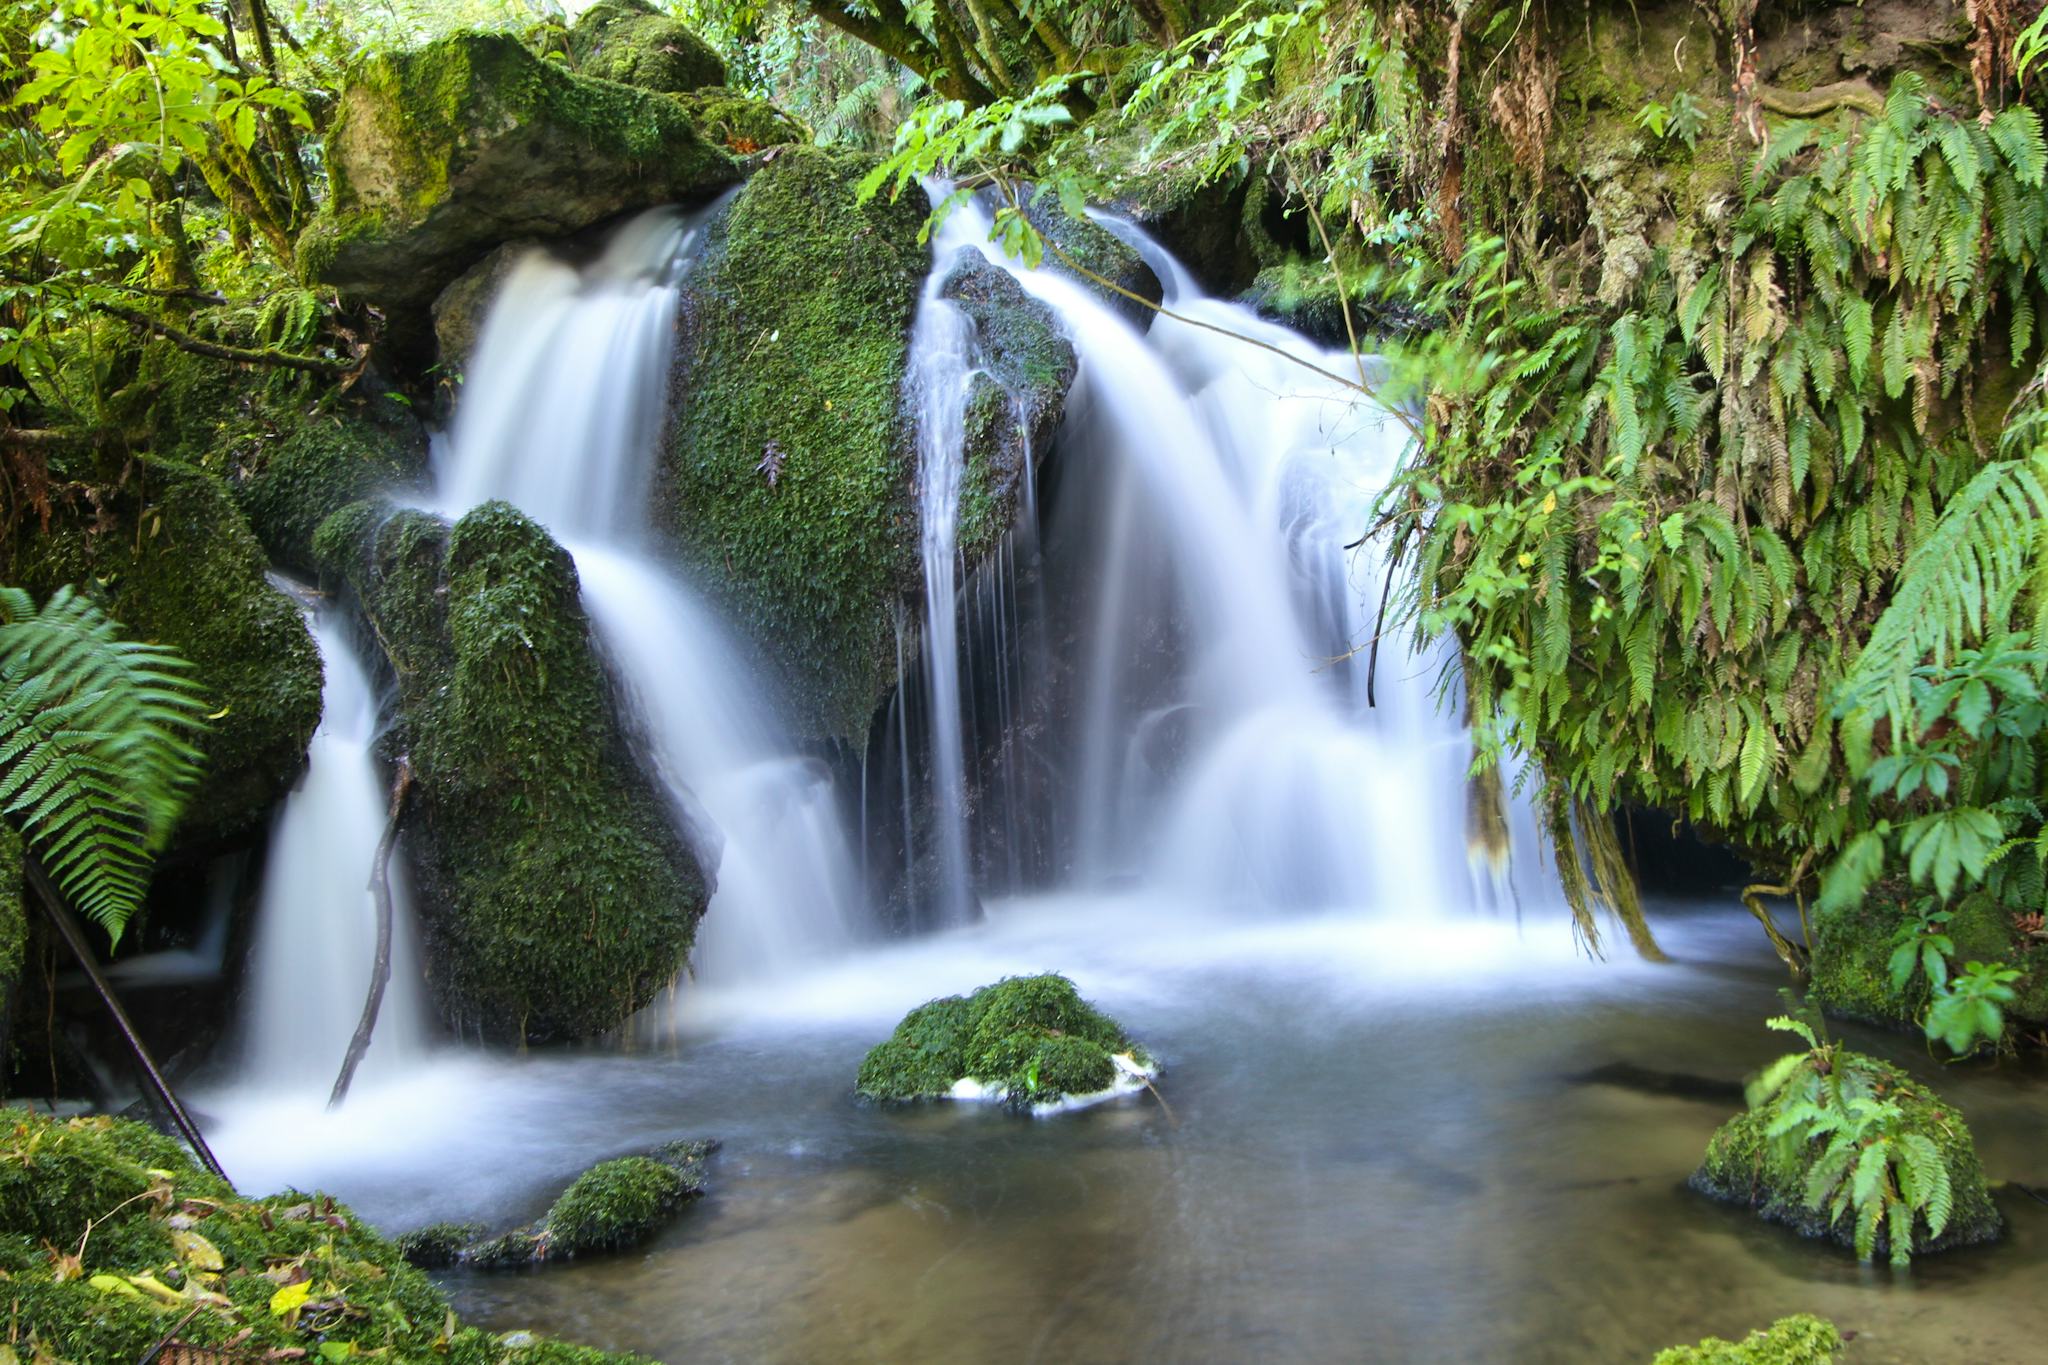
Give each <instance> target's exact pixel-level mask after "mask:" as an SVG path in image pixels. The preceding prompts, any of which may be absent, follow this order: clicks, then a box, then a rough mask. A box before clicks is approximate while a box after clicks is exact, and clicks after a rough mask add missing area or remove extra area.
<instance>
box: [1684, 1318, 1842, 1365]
mask: <svg viewBox="0 0 2048 1365" xmlns="http://www.w3.org/2000/svg"><path fill="white" fill-rule="evenodd" d="M1841 1349H1842V1334H1841V1333H1840V1332H1838V1331H1836V1330H1835V1325H1834V1324H1833V1323H1832V1322H1829V1321H1828V1320H1827V1319H1826V1318H1817V1317H1814V1316H1813V1315H1812V1314H1810V1313H1795V1314H1794V1315H1793V1316H1791V1317H1789V1318H1779V1319H1778V1320H1777V1321H1776V1322H1774V1323H1772V1324H1771V1325H1770V1326H1769V1327H1766V1328H1759V1329H1758V1330H1756V1331H1754V1332H1751V1333H1750V1334H1749V1335H1748V1336H1746V1337H1744V1338H1743V1339H1742V1340H1740V1341H1723V1340H1722V1339H1721V1338H1719V1337H1708V1338H1707V1339H1706V1340H1705V1341H1703V1342H1701V1343H1700V1344H1699V1345H1697V1346H1673V1347H1671V1348H1670V1349H1669V1350H1664V1351H1659V1352H1657V1354H1656V1356H1655V1357H1654V1358H1653V1359H1652V1360H1651V1361H1650V1365H1830V1362H1831V1361H1833V1360H1834V1358H1835V1352H1837V1351H1839V1350H1841Z"/></svg>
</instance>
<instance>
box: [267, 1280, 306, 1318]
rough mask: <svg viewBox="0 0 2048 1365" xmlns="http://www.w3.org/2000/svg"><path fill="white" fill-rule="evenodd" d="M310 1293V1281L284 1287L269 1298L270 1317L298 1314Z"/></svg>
mask: <svg viewBox="0 0 2048 1365" xmlns="http://www.w3.org/2000/svg"><path fill="white" fill-rule="evenodd" d="M312 1292H313V1282H312V1281H311V1280H300V1281H299V1282H298V1283H297V1284H288V1285H286V1286H285V1287H284V1288H282V1289H280V1290H278V1291H277V1292H276V1293H275V1294H272V1295H271V1296H270V1312H271V1315H272V1316H273V1317H280V1318H281V1317H283V1316H284V1315H285V1314H287V1313H296V1312H298V1311H299V1309H300V1307H301V1306H303V1305H304V1304H305V1302H306V1299H307V1298H308V1297H309V1296H310V1295H311V1294H312Z"/></svg>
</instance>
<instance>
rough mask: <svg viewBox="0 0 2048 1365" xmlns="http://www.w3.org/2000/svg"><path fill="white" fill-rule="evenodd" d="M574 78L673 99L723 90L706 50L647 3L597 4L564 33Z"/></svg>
mask: <svg viewBox="0 0 2048 1365" xmlns="http://www.w3.org/2000/svg"><path fill="white" fill-rule="evenodd" d="M569 56H570V58H571V60H573V61H574V62H575V64H576V70H577V72H578V73H579V74H581V75H585V76H596V77H598V78H599V79H600V80H607V81H617V82H619V83H620V84H622V85H636V86H639V87H640V88H641V89H643V90H657V91H660V92H662V93H664V94H672V93H676V92H680V91H684V90H695V89H698V88H699V87H701V86H706V85H724V84H725V63H724V61H722V60H721V59H720V58H719V55H718V54H717V53H716V52H714V51H712V49H711V46H710V44H708V43H706V42H705V41H704V40H703V39H702V38H699V37H698V36H697V35H696V34H694V33H692V32H690V30H689V29H687V28H685V27H684V26H683V25H682V24H679V23H677V22H676V21H675V20H674V19H671V18H670V17H669V16H668V15H666V14H663V13H662V12H661V11H660V10H657V9H656V8H655V7H654V6H652V5H650V4H648V3H646V0H598V3H597V4H594V5H592V6H591V7H590V8H589V9H587V10H585V11H583V14H582V15H581V17H579V18H578V19H577V20H576V24H575V26H574V27H573V28H571V29H570V30H569Z"/></svg>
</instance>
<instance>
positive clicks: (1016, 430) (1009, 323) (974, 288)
mask: <svg viewBox="0 0 2048 1365" xmlns="http://www.w3.org/2000/svg"><path fill="white" fill-rule="evenodd" d="M939 292H940V295H941V296H942V297H944V298H946V299H950V300H951V301H952V302H953V304H954V306H956V307H957V308H959V309H960V310H961V312H963V313H965V314H966V315H967V317H968V319H969V320H970V321H971V322H972V323H973V324H974V332H975V342H976V350H977V352H978V358H979V360H980V362H981V364H982V366H983V373H982V374H980V375H978V376H976V379H975V383H974V386H973V388H972V389H971V390H970V391H969V393H968V398H967V420H966V461H965V463H966V469H965V472H964V477H963V479H962V482H961V488H960V520H959V535H958V541H957V543H958V545H959V548H960V553H961V554H962V555H963V556H965V558H966V560H967V562H968V563H970V564H972V563H975V562H977V561H979V560H980V559H981V558H982V556H984V555H985V554H987V553H988V552H989V551H990V550H992V549H994V548H995V546H996V543H997V542H998V541H999V540H1000V539H1001V538H1002V535H1003V532H1005V531H1007V530H1008V529H1009V528H1010V527H1011V526H1012V525H1013V524H1014V523H1015V521H1016V518H1017V503H1018V499H1019V497H1020V496H1021V494H1022V492H1023V488H1024V483H1025V480H1026V478H1027V477H1028V476H1029V474H1030V471H1031V470H1032V469H1033V468H1034V467H1035V466H1036V465H1037V464H1038V462H1039V461H1040V460H1041V459H1043V458H1044V455H1045V452H1046V451H1047V450H1049V449H1051V447H1052V437H1053V432H1054V431H1055V430H1056V429H1057V428H1058V426H1059V423H1060V415H1061V414H1062V413H1063V412H1065V410H1066V401H1067V391H1068V390H1069V389H1071V388H1072V387H1073V383H1074V375H1075V373H1076V370H1077V363H1076V361H1075V358H1074V348H1073V345H1072V343H1070V342H1069V341H1068V340H1067V338H1066V335H1065V334H1064V333H1062V332H1061V331H1060V328H1059V319H1058V318H1057V317H1055V316H1054V314H1053V311H1052V309H1050V308H1048V307H1047V306H1046V305H1045V304H1043V303H1040V302H1039V301H1038V300H1037V299H1034V298H1032V297H1031V296H1030V295H1029V294H1026V293H1025V292H1024V288H1023V286H1022V285H1020V284H1018V283H1017V281H1016V279H1015V277H1013V276H1012V275H1011V274H1010V273H1009V272H1008V271H1007V270H1004V269H1002V268H1001V267H999V266H997V265H995V264H994V263H993V262H991V261H990V260H989V259H988V258H987V257H986V256H983V255H982V254H981V253H980V252H979V251H975V250H973V249H971V248H963V249H962V250H961V251H960V254H959V255H958V256H957V257H956V258H955V259H954V260H953V262H952V263H951V265H950V267H949V273H948V274H947V276H946V279H945V281H944V282H943V283H942V284H941V285H940V286H939Z"/></svg>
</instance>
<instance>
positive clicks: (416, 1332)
mask: <svg viewBox="0 0 2048 1365" xmlns="http://www.w3.org/2000/svg"><path fill="white" fill-rule="evenodd" d="M0 1278H4V1282H5V1285H6V1289H5V1297H6V1298H7V1299H8V1300H10V1301H11V1305H12V1311H11V1313H10V1314H9V1317H8V1322H7V1327H6V1332H7V1334H8V1338H9V1339H8V1342H7V1344H6V1346H5V1347H4V1349H6V1350H8V1351H9V1352H10V1353H11V1354H15V1355H18V1356H19V1357H20V1358H21V1359H22V1360H47V1361H61V1362H68V1363H69V1365H133V1362H135V1361H138V1360H141V1359H143V1358H144V1357H145V1355H147V1354H149V1353H151V1352H152V1351H153V1350H157V1349H168V1350H170V1351H171V1352H172V1353H173V1354H172V1358H174V1359H210V1360H212V1359H217V1360H243V1359H248V1360H255V1359H276V1360H285V1359H297V1358H301V1357H307V1356H310V1357H312V1358H314V1359H328V1360H332V1359H341V1358H344V1357H347V1356H358V1355H362V1356H375V1355H377V1354H378V1353H382V1355H383V1357H384V1358H386V1359H389V1360H393V1361H401V1360H402V1361H446V1362H449V1363H450V1365H510V1362H513V1361H518V1362H521V1363H522V1365H633V1363H634V1362H636V1361H639V1360H640V1357H637V1356H626V1355H616V1354H612V1353H609V1352H605V1351H593V1350H586V1349H584V1348H581V1347H575V1346H567V1345H563V1344H561V1343H559V1342H553V1341H546V1340H541V1339H537V1338H534V1337H532V1336H531V1335H530V1334H525V1333H521V1334H519V1335H518V1337H517V1338H512V1339H508V1338H504V1337H500V1336H498V1335H496V1334H493V1333H489V1332H483V1331H479V1330H477V1329H476V1328H473V1327H465V1326H463V1325H461V1324H460V1323H459V1322H457V1321H456V1319H455V1317H454V1315H453V1314H452V1313H451V1312H450V1311H449V1309H448V1301H447V1300H446V1299H445V1298H444V1297H443V1296H442V1295H441V1293H440V1292H439V1291H438V1290H436V1289H435V1288H434V1286H433V1285H432V1283H430V1282H429V1281H428V1279H427V1277H426V1276H425V1275H424V1274H422V1273H421V1272H420V1271H418V1270H416V1269H414V1268H413V1267H412V1266H410V1265H408V1264H406V1262H405V1259H404V1258H403V1257H402V1256H401V1255H400V1254H399V1250H398V1248H397V1247H396V1246H395V1245H393V1244H392V1243H391V1242H388V1241H386V1240H385V1239H384V1238H382V1237H380V1236H378V1235H377V1234H376V1233H375V1232H374V1231H372V1230H371V1229H370V1228H368V1227H367V1226H365V1225H364V1224H363V1223H362V1222H361V1221H360V1220H359V1219H358V1218H357V1217H356V1216H355V1215H354V1214H353V1213H352V1212H350V1211H349V1210H348V1209H347V1208H346V1207H344V1206H343V1205H340V1204H337V1203H336V1202H335V1201H334V1200H332V1199H329V1198H326V1197H324V1196H320V1195H306V1194H299V1193H296V1192H286V1193H284V1194H277V1195H270V1196H266V1197H263V1198H253V1199H252V1198H247V1197H244V1196H242V1195H240V1194H238V1193H236V1192H235V1191H234V1190H233V1189H231V1188H230V1187H229V1186H228V1185H227V1184H226V1183H224V1182H223V1181H221V1180H219V1179H217V1178H216V1177H214V1176H212V1175H209V1174H207V1173H206V1172H205V1171H202V1170H200V1169H199V1168H198V1167H197V1166H195V1165H194V1164H193V1162H192V1160H191V1158H190V1157H188V1156H187V1155H186V1154H185V1151H184V1149H183V1148H181V1147H179V1146H178V1144H176V1143H175V1142H172V1141H170V1140H169V1139H167V1138H164V1137H161V1136H159V1135H158V1134H156V1133H154V1132H152V1131H150V1130H149V1129H147V1128H145V1127H143V1126H141V1125H140V1124H135V1123H128V1122H125V1121H122V1120H119V1119H108V1118H86V1119H69V1120H59V1119H52V1118H49V1117H46V1116H43V1115H39V1114H35V1113H32V1112H29V1111H26V1110H21V1109H0ZM166 1339H170V1340H172V1341H174V1342H175V1343H176V1344H175V1345H173V1346H171V1347H168V1348H166V1347H164V1343H165V1341H166ZM215 1353H219V1354H215Z"/></svg>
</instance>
